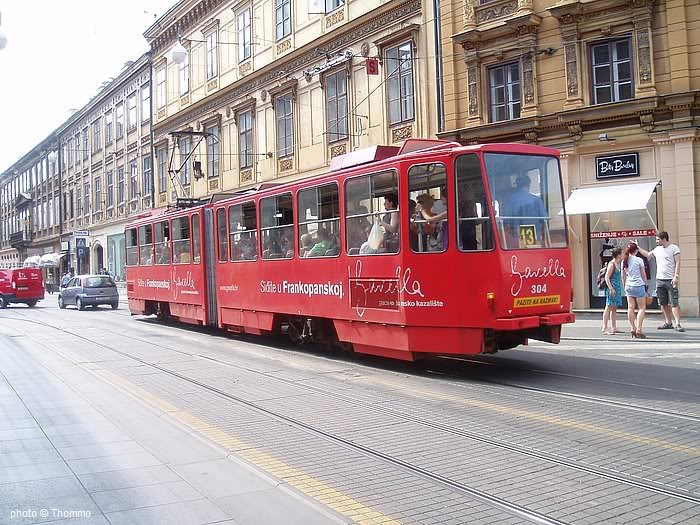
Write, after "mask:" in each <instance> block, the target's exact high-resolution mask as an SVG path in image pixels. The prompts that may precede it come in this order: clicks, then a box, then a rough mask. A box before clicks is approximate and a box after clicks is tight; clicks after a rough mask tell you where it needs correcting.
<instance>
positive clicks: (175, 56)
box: [170, 39, 187, 65]
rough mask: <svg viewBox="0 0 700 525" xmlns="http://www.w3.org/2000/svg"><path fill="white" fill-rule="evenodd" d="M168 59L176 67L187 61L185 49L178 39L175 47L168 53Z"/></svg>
mask: <svg viewBox="0 0 700 525" xmlns="http://www.w3.org/2000/svg"><path fill="white" fill-rule="evenodd" d="M170 58H171V59H172V61H173V62H175V63H176V64H178V65H181V64H184V63H185V60H187V49H185V46H183V45H182V42H181V41H180V40H179V39H178V41H177V44H175V47H173V49H172V50H171V51H170Z"/></svg>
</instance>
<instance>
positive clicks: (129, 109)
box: [56, 54, 153, 280]
mask: <svg viewBox="0 0 700 525" xmlns="http://www.w3.org/2000/svg"><path fill="white" fill-rule="evenodd" d="M150 86H151V84H150V66H149V61H148V55H147V54H144V55H143V56H141V57H140V58H139V59H138V60H136V61H134V62H127V64H126V65H125V67H124V69H123V70H122V71H121V73H120V74H119V75H118V76H117V78H115V79H111V80H110V81H108V82H105V84H104V86H103V87H102V89H101V90H100V92H99V93H98V94H97V95H96V96H95V97H93V98H92V99H91V100H90V101H89V102H88V103H87V104H86V105H85V106H84V107H83V108H82V109H80V110H79V111H78V112H76V113H75V114H74V115H72V116H71V117H70V118H69V119H68V120H67V121H66V122H65V123H64V124H63V125H62V126H60V127H59V128H58V129H57V130H56V135H57V136H58V137H59V139H60V145H61V147H60V150H59V164H60V166H61V181H62V187H61V199H62V208H61V209H62V222H63V224H64V227H63V231H64V238H63V240H64V241H66V242H68V245H69V248H70V250H69V261H70V267H72V268H74V269H76V271H79V272H82V273H88V272H94V273H96V272H98V271H99V270H100V269H102V268H105V269H107V270H109V272H110V274H112V275H113V276H115V277H116V278H117V279H119V280H122V279H123V277H124V264H125V247H124V224H125V223H126V222H127V221H129V220H131V219H133V218H134V217H135V216H136V215H138V214H139V213H142V212H143V211H144V210H150V209H151V207H152V203H153V200H152V199H153V195H152V188H153V185H152V181H153V179H152V166H153V162H152V152H151V134H150V121H151V104H150V100H151V92H150V89H151V88H150Z"/></svg>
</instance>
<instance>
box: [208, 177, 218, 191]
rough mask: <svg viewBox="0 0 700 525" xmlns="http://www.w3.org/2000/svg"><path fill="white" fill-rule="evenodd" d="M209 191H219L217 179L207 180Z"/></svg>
mask: <svg viewBox="0 0 700 525" xmlns="http://www.w3.org/2000/svg"><path fill="white" fill-rule="evenodd" d="M209 189H210V190H218V189H219V179H210V180H209Z"/></svg>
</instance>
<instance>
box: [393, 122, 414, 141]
mask: <svg viewBox="0 0 700 525" xmlns="http://www.w3.org/2000/svg"><path fill="white" fill-rule="evenodd" d="M412 136H413V126H412V125H408V126H403V127H401V128H394V129H392V130H391V142H400V141H402V140H406V139H410V138H411V137H412Z"/></svg>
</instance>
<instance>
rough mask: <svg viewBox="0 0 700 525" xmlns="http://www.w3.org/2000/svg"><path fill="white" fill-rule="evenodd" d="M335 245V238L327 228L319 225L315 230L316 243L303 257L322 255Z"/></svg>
mask: <svg viewBox="0 0 700 525" xmlns="http://www.w3.org/2000/svg"><path fill="white" fill-rule="evenodd" d="M334 247H335V239H334V238H333V237H332V236H331V234H330V233H329V232H328V230H327V229H326V228H325V227H324V226H321V227H319V228H318V230H317V231H316V243H315V244H314V245H313V247H312V248H311V249H310V250H309V251H308V253H307V254H306V255H305V257H324V256H325V255H328V252H330V251H332V250H333V248H334Z"/></svg>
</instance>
